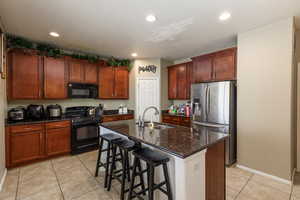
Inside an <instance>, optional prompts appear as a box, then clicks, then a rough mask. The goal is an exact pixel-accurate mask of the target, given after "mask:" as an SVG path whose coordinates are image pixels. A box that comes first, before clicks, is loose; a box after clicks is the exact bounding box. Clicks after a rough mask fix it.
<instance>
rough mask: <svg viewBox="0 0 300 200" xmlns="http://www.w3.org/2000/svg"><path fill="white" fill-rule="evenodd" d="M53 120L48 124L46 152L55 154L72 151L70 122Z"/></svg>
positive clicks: (49, 154) (48, 154) (50, 154)
mask: <svg viewBox="0 0 300 200" xmlns="http://www.w3.org/2000/svg"><path fill="white" fill-rule="evenodd" d="M66 122H67V123H65V122H53V123H48V124H46V154H47V156H53V155H58V154H63V153H68V152H70V151H71V128H70V122H69V121H66Z"/></svg>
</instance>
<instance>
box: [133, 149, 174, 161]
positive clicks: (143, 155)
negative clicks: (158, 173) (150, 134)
mask: <svg viewBox="0 0 300 200" xmlns="http://www.w3.org/2000/svg"><path fill="white" fill-rule="evenodd" d="M133 155H134V156H136V157H138V158H139V159H141V160H144V161H146V162H147V163H157V164H161V163H165V162H168V161H169V160H170V159H169V158H168V157H167V156H166V155H164V154H162V153H160V152H157V151H153V150H151V149H149V148H140V149H137V150H135V151H133Z"/></svg>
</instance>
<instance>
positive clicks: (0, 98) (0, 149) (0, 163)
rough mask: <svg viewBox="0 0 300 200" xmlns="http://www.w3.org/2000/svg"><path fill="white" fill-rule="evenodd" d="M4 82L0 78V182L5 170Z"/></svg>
mask: <svg viewBox="0 0 300 200" xmlns="http://www.w3.org/2000/svg"><path fill="white" fill-rule="evenodd" d="M5 88H6V87H5V80H3V79H1V78H0V180H1V178H2V176H3V173H4V170H5V143H4V135H5V128H4V127H5V126H4V120H5V110H6V93H5Z"/></svg>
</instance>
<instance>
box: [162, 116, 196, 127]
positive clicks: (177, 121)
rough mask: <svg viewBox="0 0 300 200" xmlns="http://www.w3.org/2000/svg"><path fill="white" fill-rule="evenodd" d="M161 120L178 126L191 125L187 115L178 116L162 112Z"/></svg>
mask: <svg viewBox="0 0 300 200" xmlns="http://www.w3.org/2000/svg"><path fill="white" fill-rule="evenodd" d="M162 122H163V123H167V124H174V125H179V126H186V127H190V126H191V119H190V118H189V117H184V116H178V115H174V116H172V115H169V114H162Z"/></svg>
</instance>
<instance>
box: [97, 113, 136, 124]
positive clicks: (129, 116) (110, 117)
mask: <svg viewBox="0 0 300 200" xmlns="http://www.w3.org/2000/svg"><path fill="white" fill-rule="evenodd" d="M130 119H134V115H133V114H127V115H108V116H105V115H104V116H103V122H113V121H120V120H130Z"/></svg>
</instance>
